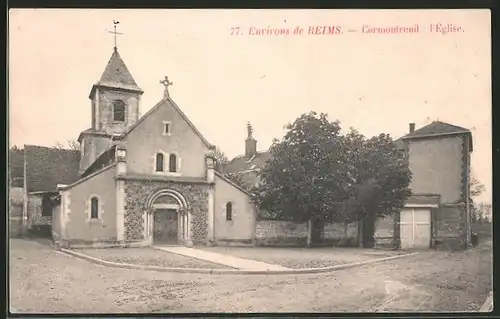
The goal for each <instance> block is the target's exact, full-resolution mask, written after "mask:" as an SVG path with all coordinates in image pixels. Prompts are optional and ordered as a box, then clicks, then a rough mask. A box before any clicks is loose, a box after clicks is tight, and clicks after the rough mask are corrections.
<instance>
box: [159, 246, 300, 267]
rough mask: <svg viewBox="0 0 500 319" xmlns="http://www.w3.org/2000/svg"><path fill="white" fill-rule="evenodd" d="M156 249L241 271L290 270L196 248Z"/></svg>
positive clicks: (168, 247) (167, 247)
mask: <svg viewBox="0 0 500 319" xmlns="http://www.w3.org/2000/svg"><path fill="white" fill-rule="evenodd" d="M154 248H156V249H159V250H162V251H166V252H169V253H174V254H178V255H183V256H186V257H191V258H196V259H201V260H204V261H208V262H212V263H217V264H221V265H225V266H228V267H232V268H236V269H240V270H257V271H283V270H290V268H287V267H283V266H280V265H274V264H268V263H265V262H261V261H255V260H251V259H245V258H239V257H235V256H230V255H224V254H219V253H214V252H209V251H204V250H201V249H196V248H189V247H182V246H177V247H174V246H155V247H154Z"/></svg>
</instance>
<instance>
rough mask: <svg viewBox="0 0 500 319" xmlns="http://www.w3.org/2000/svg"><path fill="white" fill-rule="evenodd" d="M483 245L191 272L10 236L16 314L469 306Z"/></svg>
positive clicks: (485, 255) (483, 293)
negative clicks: (110, 263) (100, 261)
mask: <svg viewBox="0 0 500 319" xmlns="http://www.w3.org/2000/svg"><path fill="white" fill-rule="evenodd" d="M491 257H492V253H491V244H483V245H482V246H481V247H479V248H476V249H474V250H471V251H467V252H459V253H443V252H434V253H427V254H421V255H417V256H412V257H406V258H401V259H396V260H393V261H390V262H386V263H381V264H373V265H366V266H362V267H358V268H351V269H346V270H341V271H336V272H332V273H327V274H310V275H267V276H262V275H258V276H256V275H251V276H248V275H199V274H179V273H161V272H150V271H139V270H126V269H118V268H108V267H103V266H98V265H95V264H92V263H89V262H87V261H84V260H80V259H75V258H71V257H68V256H66V255H61V254H59V253H57V252H55V251H53V250H51V249H50V247H48V246H46V245H42V244H40V243H36V242H30V241H24V240H12V241H11V243H10V259H9V262H10V265H9V269H10V274H9V281H10V310H11V311H13V312H16V313H27V312H36V313H87V314H88V313H145V312H165V313H169V312H345V311H347V312H358V311H361V312H362V311H467V310H469V311H477V310H478V309H479V308H480V307H481V305H482V303H483V302H484V300H485V299H486V297H487V295H488V291H489V289H490V288H491V272H492V266H491V259H492V258H491Z"/></svg>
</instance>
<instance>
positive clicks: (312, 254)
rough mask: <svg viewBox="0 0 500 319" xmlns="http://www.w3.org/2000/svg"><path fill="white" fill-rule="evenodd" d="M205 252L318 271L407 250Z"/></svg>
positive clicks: (216, 249) (232, 249)
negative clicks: (318, 269)
mask: <svg viewBox="0 0 500 319" xmlns="http://www.w3.org/2000/svg"><path fill="white" fill-rule="evenodd" d="M200 249H203V250H207V251H211V252H215V253H220V254H226V255H232V256H236V257H240V258H247V259H253V260H258V261H262V262H265V263H269V264H276V265H281V266H284V267H288V268H294V269H300V268H318V267H329V266H336V265H341V264H350V263H355V262H362V261H368V260H374V259H379V258H384V257H390V256H396V255H402V254H405V253H406V252H403V251H387V250H376V249H363V248H340V247H325V248H312V249H311V248H274V247H203V248H200Z"/></svg>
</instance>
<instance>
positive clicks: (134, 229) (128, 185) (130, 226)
mask: <svg viewBox="0 0 500 319" xmlns="http://www.w3.org/2000/svg"><path fill="white" fill-rule="evenodd" d="M162 189H172V190H175V191H178V192H179V193H181V194H182V195H183V196H184V198H185V199H186V201H187V203H188V210H189V211H190V212H191V234H192V238H191V239H192V241H193V243H194V244H203V243H205V242H206V238H207V212H208V185H205V184H187V183H174V182H167V181H152V180H126V181H125V238H126V239H127V240H143V239H144V232H143V231H144V220H143V212H144V211H145V210H146V209H147V208H146V206H145V205H146V200H147V198H148V196H150V195H151V194H152V193H156V192H157V191H160V190H162Z"/></svg>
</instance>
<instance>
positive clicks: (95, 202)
mask: <svg viewBox="0 0 500 319" xmlns="http://www.w3.org/2000/svg"><path fill="white" fill-rule="evenodd" d="M90 218H91V219H94V218H99V199H98V198H97V197H92V198H91V199H90Z"/></svg>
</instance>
